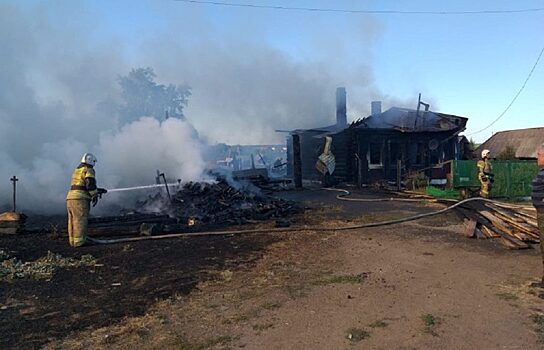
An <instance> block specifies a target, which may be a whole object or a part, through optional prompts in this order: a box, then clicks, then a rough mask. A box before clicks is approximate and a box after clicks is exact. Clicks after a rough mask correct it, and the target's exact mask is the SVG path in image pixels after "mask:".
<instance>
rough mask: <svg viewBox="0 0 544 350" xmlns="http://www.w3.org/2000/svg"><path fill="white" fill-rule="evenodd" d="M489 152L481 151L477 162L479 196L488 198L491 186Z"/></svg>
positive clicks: (491, 174)
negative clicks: (480, 157) (480, 156)
mask: <svg viewBox="0 0 544 350" xmlns="http://www.w3.org/2000/svg"><path fill="white" fill-rule="evenodd" d="M489 156H490V151H489V150H488V149H484V150H483V151H482V159H480V160H479V161H478V164H477V166H478V180H479V181H480V196H481V197H483V198H489V192H490V191H491V185H492V184H493V167H492V165H491V161H490V160H489Z"/></svg>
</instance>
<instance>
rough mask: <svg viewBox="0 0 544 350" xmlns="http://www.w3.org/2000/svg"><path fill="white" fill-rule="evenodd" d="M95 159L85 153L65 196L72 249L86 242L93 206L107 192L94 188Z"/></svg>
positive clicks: (73, 174)
mask: <svg viewBox="0 0 544 350" xmlns="http://www.w3.org/2000/svg"><path fill="white" fill-rule="evenodd" d="M96 161H97V160H96V157H95V156H94V155H93V154H91V153H85V154H84V155H83V157H82V158H81V163H80V164H79V165H78V167H77V168H76V169H75V170H74V172H73V173H72V181H71V183H70V190H69V191H68V195H67V196H66V208H67V210H68V240H69V242H70V245H71V246H72V247H81V246H82V245H84V244H85V243H86V241H87V222H88V218H89V212H90V210H91V202H92V203H93V206H95V205H96V203H97V202H98V197H99V196H100V195H102V194H103V193H106V192H107V191H106V190H105V189H102V188H97V187H96V177H95V172H94V166H95V164H96Z"/></svg>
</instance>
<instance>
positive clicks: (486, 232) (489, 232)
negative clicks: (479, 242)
mask: <svg viewBox="0 0 544 350" xmlns="http://www.w3.org/2000/svg"><path fill="white" fill-rule="evenodd" d="M480 230H481V231H482V233H483V234H484V235H486V237H488V238H499V237H500V236H501V235H499V234H497V233H495V231H493V230H491V229H490V228H489V227H487V226H485V225H482V226H481V227H480Z"/></svg>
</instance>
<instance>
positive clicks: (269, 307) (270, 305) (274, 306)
mask: <svg viewBox="0 0 544 350" xmlns="http://www.w3.org/2000/svg"><path fill="white" fill-rule="evenodd" d="M280 307H281V304H280V303H278V302H266V303H264V304H263V305H262V308H263V309H265V310H274V309H279V308H280Z"/></svg>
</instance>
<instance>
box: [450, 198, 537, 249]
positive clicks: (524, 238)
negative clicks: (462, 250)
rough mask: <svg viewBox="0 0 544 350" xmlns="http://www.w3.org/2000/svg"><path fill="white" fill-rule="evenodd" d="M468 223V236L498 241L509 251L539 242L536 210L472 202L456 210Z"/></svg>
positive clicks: (466, 231)
mask: <svg viewBox="0 0 544 350" xmlns="http://www.w3.org/2000/svg"><path fill="white" fill-rule="evenodd" d="M456 210H457V211H458V212H460V213H461V214H462V215H463V217H464V220H465V228H466V230H465V236H467V237H471V238H473V237H476V238H496V239H499V240H500V242H501V243H502V244H503V245H504V246H505V247H506V248H508V249H525V248H530V244H531V243H539V242H540V239H539V231H538V225H537V219H536V211H535V209H534V208H530V207H521V206H514V205H509V204H506V203H505V204H499V203H484V202H470V203H467V204H466V205H463V206H460V207H458V208H457V209H456Z"/></svg>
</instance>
